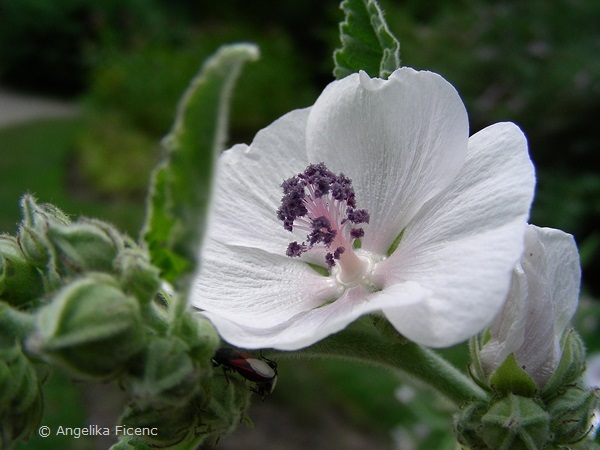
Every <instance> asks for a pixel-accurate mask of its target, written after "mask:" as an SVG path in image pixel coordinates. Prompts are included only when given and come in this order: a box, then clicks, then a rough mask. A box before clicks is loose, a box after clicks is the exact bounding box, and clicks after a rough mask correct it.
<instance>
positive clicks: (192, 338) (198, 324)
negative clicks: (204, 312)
mask: <svg viewBox="0 0 600 450" xmlns="http://www.w3.org/2000/svg"><path fill="white" fill-rule="evenodd" d="M172 332H173V335H175V336H178V337H179V338H180V339H182V340H184V341H185V343H186V344H187V345H188V347H189V354H190V356H191V357H192V358H193V359H194V360H195V361H196V364H197V366H198V365H201V367H197V370H204V371H205V372H207V371H209V370H210V369H211V367H212V364H211V363H210V360H211V358H212V357H213V355H214V354H215V352H216V350H217V348H218V346H219V345H220V343H221V339H220V338H219V335H218V334H217V331H216V330H215V327H214V325H213V324H212V323H211V322H210V321H209V320H208V319H207V318H205V317H202V316H200V315H196V314H194V315H192V314H181V315H179V316H178V317H177V319H176V322H175V323H174V324H173V329H172Z"/></svg>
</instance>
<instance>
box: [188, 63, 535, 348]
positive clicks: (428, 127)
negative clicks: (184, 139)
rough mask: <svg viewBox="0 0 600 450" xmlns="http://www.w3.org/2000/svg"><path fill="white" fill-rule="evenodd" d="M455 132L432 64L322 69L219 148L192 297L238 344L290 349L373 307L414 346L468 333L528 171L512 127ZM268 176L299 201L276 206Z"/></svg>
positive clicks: (504, 258) (493, 299) (507, 248)
mask: <svg viewBox="0 0 600 450" xmlns="http://www.w3.org/2000/svg"><path fill="white" fill-rule="evenodd" d="M265 101H268V99H265ZM468 134H469V131H468V119H467V114H466V111H465V108H464V105H463V104H462V102H461V100H460V97H459V96H458V93H457V92H456V90H455V89H454V88H453V87H452V86H451V85H450V84H449V83H448V82H447V81H445V80H444V79H443V78H442V77H440V76H439V75H437V74H434V73H431V72H417V71H415V70H413V69H410V68H401V69H398V70H397V71H395V72H394V73H393V74H392V75H391V76H390V77H389V79H388V80H382V79H378V78H374V79H371V78H369V76H368V75H367V74H366V73H364V72H361V73H359V74H353V75H350V76H348V77H346V78H344V79H342V80H339V81H334V82H332V83H331V84H330V85H329V86H327V88H326V89H325V90H324V92H323V93H322V94H321V95H320V97H319V98H318V99H317V101H316V103H315V104H314V105H313V106H312V107H310V108H306V109H301V110H296V111H292V112H290V113H288V114H286V115H284V116H283V117H281V118H280V119H279V120H277V121H275V122H274V123H272V124H271V125H269V126H268V127H267V128H265V129H264V130H262V131H260V132H259V133H258V134H257V135H256V137H255V139H254V141H253V142H252V144H251V145H250V146H247V145H236V146H234V147H233V148H231V149H230V150H228V151H226V152H225V153H224V154H223V155H222V157H221V158H220V160H219V164H218V169H217V173H216V182H215V188H214V199H213V203H212V205H211V211H210V218H209V224H208V231H207V236H206V238H205V241H204V244H203V248H202V250H201V254H200V259H201V269H200V271H199V273H198V274H197V275H196V278H195V280H194V283H193V287H192V290H191V294H190V295H191V301H192V304H193V305H194V306H195V307H197V308H199V309H201V310H203V314H205V315H206V316H208V317H209V318H210V319H211V320H212V322H213V323H214V324H215V326H216V327H217V329H218V331H219V333H220V334H221V336H222V337H223V339H224V340H226V341H228V342H230V343H231V344H233V345H236V346H239V347H244V348H265V347H273V348H278V349H284V350H292V349H298V348H301V347H305V346H308V345H311V344H313V343H315V342H317V341H318V340H320V339H322V338H324V337H326V336H328V335H330V334H332V333H335V332H337V331H340V330H342V329H343V328H344V327H346V326H347V325H348V324H349V323H351V322H352V321H354V320H355V319H357V318H358V317H360V316H362V315H365V314H368V313H372V312H376V311H381V312H383V314H384V315H385V316H386V317H387V319H388V320H389V321H390V322H391V323H392V324H393V325H394V327H395V328H396V329H397V330H398V331H399V332H400V333H402V334H403V335H405V336H406V337H408V338H409V339H412V340H413V341H415V342H417V343H421V344H424V345H429V346H448V345H452V344H455V343H457V342H460V341H463V340H464V339H466V338H468V337H469V336H471V335H473V334H475V333H477V332H478V331H480V330H481V329H482V328H483V327H485V326H486V325H488V324H489V322H490V321H491V320H492V319H493V317H494V316H495V314H496V313H497V311H498V310H499V308H500V307H501V305H502V303H503V301H504V299H505V297H506V293H507V291H508V287H509V284H510V276H511V272H512V268H513V267H514V265H515V264H516V262H517V261H518V259H519V256H520V254H521V251H522V249H523V232H524V229H525V226H526V220H527V217H528V212H529V207H530V203H531V199H532V196H533V188H534V183H535V181H534V173H533V166H532V164H531V161H530V159H529V156H528V153H527V143H526V140H525V138H524V136H523V134H522V133H521V131H520V130H519V129H518V128H517V127H516V126H515V125H513V124H511V123H499V124H496V125H493V126H490V127H488V128H486V129H484V130H483V131H481V132H479V133H477V134H475V135H474V136H472V137H471V138H469V137H468ZM320 163H324V165H323V166H321V165H320ZM311 165H312V166H311ZM314 165H317V166H314ZM315 167H316V168H317V169H318V170H321V169H322V170H321V172H320V175H318V176H317V177H316V179H315V180H310V179H309V178H310V176H309V175H310V174H309V172H314V170H315ZM327 174H329V175H327ZM342 174H343V175H342ZM284 180H288V181H287V182H286V183H284V185H283V186H285V185H286V184H287V189H288V191H292V190H294V189H298V187H297V186H296V187H294V186H293V185H294V184H301V185H302V187H303V189H304V191H303V192H304V194H302V195H305V196H304V198H303V199H302V200H301V202H296V203H294V200H293V199H290V198H289V195H287V196H285V197H284V198H283V205H282V195H283V190H282V182H283V181H284ZM294 180H295V181H294ZM323 182H324V183H325V185H326V186H325V188H326V189H330V188H331V189H332V190H331V191H327V192H325V195H324V196H322V197H320V198H319V196H318V193H317V192H316V191H317V190H318V189H319V188H318V186H317V185H318V183H323ZM336 189H337V193H336V192H334V191H335V190H336ZM288 193H289V192H288ZM300 194H301V193H300ZM354 194H355V195H354ZM293 195H295V194H293ZM293 195H292V197H293ZM344 195H345V197H344ZM349 197H352V200H350V199H349ZM296 200H298V199H296ZM353 200H355V201H356V205H355V206H353V204H352V202H353ZM300 203H302V204H304V205H305V206H306V208H307V209H308V210H309V211H308V212H307V214H306V215H304V216H302V214H300V213H298V214H296V215H294V214H295V213H294V214H291V213H290V211H291V209H293V207H298V206H299V205H300ZM286 208H287V209H286ZM346 208H349V209H348V210H347V209H346ZM278 211H279V213H278ZM296 212H298V211H296ZM348 212H349V214H348ZM278 216H279V218H278ZM348 216H349V217H348ZM294 218H295V220H293V219H294ZM323 218H325V220H323ZM280 219H282V220H283V222H282V220H280ZM314 219H318V220H314ZM290 222H293V223H290ZM367 222H368V223H367ZM317 223H318V225H317ZM356 224H360V228H358V227H356V228H353V227H354V225H356ZM284 225H285V227H284ZM286 227H287V228H288V229H286ZM289 228H293V229H294V231H293V232H290V231H289ZM307 234H309V236H307ZM363 234H364V235H363ZM399 237H401V239H398V238H399ZM359 240H360V244H361V245H360V248H355V246H356V243H357V242H358V241H359ZM291 241H300V242H301V243H298V242H296V243H295V244H292V245H290V242H291ZM302 241H304V242H302ZM398 241H399V245H398ZM326 244H327V245H326ZM286 252H287V253H288V254H290V255H291V256H294V257H288V256H286ZM309 263H310V264H309ZM314 265H319V266H320V267H321V268H322V270H321V271H320V272H323V271H325V272H326V273H325V275H324V274H323V273H319V271H316V270H314ZM327 271H328V274H327Z"/></svg>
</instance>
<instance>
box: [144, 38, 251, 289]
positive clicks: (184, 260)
mask: <svg viewBox="0 0 600 450" xmlns="http://www.w3.org/2000/svg"><path fill="white" fill-rule="evenodd" d="M257 58H258V48H257V47H256V46H254V45H252V44H234V45H227V46H223V47H221V48H220V49H219V50H218V51H217V53H216V54H215V55H214V56H213V57H211V58H210V59H208V60H207V61H206V62H205V63H204V65H203V66H202V68H201V70H200V72H199V73H198V75H197V76H196V77H195V78H194V79H193V80H192V82H191V83H190V86H189V87H188V89H187V91H186V92H185V94H184V95H183V97H182V99H181V101H180V103H179V107H178V111H177V115H176V118H175V122H174V124H173V127H172V129H171V131H170V132H169V134H168V135H167V136H166V138H165V139H164V141H163V147H164V149H165V155H166V156H165V159H164V161H163V162H162V163H160V164H159V166H158V167H157V168H156V170H155V172H154V176H153V179H152V184H151V188H150V194H149V199H148V212H147V217H146V223H145V225H144V228H143V230H142V237H143V240H144V241H145V243H146V245H147V246H148V249H149V251H150V254H151V258H152V263H153V264H154V265H156V266H157V267H159V268H160V269H161V270H162V276H163V277H164V278H165V279H166V280H168V281H170V282H172V283H176V284H178V285H179V286H180V287H185V284H186V275H189V274H190V273H191V271H193V270H194V268H195V266H196V264H197V263H198V261H197V260H196V259H197V253H198V246H199V245H200V241H201V238H202V233H203V228H204V227H203V218H204V215H205V210H206V206H207V204H208V199H209V193H210V192H209V191H210V187H211V182H210V180H211V175H212V173H213V170H214V165H215V161H216V158H217V157H218V155H219V154H220V153H221V152H222V151H223V150H224V144H225V137H226V129H227V117H228V110H229V100H230V97H231V92H232V90H233V87H234V84H235V81H236V79H237V77H238V76H239V73H240V71H241V68H242V66H243V65H244V64H245V63H246V62H248V61H254V60H256V59H257Z"/></svg>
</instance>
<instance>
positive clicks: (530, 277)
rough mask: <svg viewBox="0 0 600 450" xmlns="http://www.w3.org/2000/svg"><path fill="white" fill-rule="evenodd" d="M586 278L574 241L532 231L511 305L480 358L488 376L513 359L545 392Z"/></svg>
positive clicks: (550, 231) (498, 320)
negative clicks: (581, 284)
mask: <svg viewBox="0 0 600 450" xmlns="http://www.w3.org/2000/svg"><path fill="white" fill-rule="evenodd" d="M580 276H581V273H580V267H579V253H578V252H577V247H576V245H575V241H574V240H573V236H571V235H570V234H567V233H564V232H562V231H560V230H554V229H552V228H538V227H536V226H533V225H529V226H528V228H527V230H526V232H525V251H524V252H523V256H522V257H521V262H520V263H519V264H518V265H517V267H516V268H515V270H514V273H513V277H512V278H513V279H512V284H511V288H510V292H509V295H508V297H507V299H506V303H505V305H504V307H503V309H502V311H501V312H500V314H499V315H498V316H497V317H496V319H494V322H493V323H492V325H491V326H490V335H491V337H490V340H489V341H488V342H486V344H485V345H484V346H483V348H482V349H481V352H480V354H479V358H480V361H481V364H482V367H483V370H484V372H485V373H486V374H488V375H489V374H490V373H492V372H493V371H494V370H495V369H496V368H497V367H499V366H500V365H501V364H502V363H503V362H504V360H505V359H506V357H507V356H509V355H510V354H511V353H513V354H514V355H515V358H516V360H517V363H518V364H519V365H520V366H521V367H523V368H524V369H525V371H526V372H527V373H528V374H529V376H531V378H532V379H533V381H534V382H535V384H536V385H537V387H538V388H543V387H544V385H545V384H546V382H547V381H548V380H549V379H550V377H551V375H552V374H553V373H554V371H555V370H556V368H557V366H558V363H559V361H560V357H561V355H562V351H561V348H560V340H561V338H562V336H563V333H564V332H565V329H566V328H567V326H568V324H569V322H570V320H571V317H572V316H573V314H574V313H575V310H576V309H577V303H578V299H579V281H580Z"/></svg>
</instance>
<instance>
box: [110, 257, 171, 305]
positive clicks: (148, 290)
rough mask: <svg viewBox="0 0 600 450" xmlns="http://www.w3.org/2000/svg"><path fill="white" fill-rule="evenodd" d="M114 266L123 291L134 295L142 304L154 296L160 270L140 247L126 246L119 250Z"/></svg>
mask: <svg viewBox="0 0 600 450" xmlns="http://www.w3.org/2000/svg"><path fill="white" fill-rule="evenodd" d="M116 266H117V271H118V273H119V281H120V282H121V286H123V289H124V290H125V292H127V293H128V294H131V295H133V296H135V297H136V298H137V299H138V300H139V301H140V302H141V303H142V304H146V303H148V302H150V301H151V300H152V299H153V298H154V296H155V295H156V293H157V292H158V289H159V287H160V284H161V280H160V271H159V269H158V268H157V267H155V266H153V265H152V264H151V263H150V261H149V260H148V258H147V257H146V255H145V254H144V253H142V250H141V249H139V248H127V249H124V250H123V251H121V252H120V253H119V255H118V258H117V261H116Z"/></svg>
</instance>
